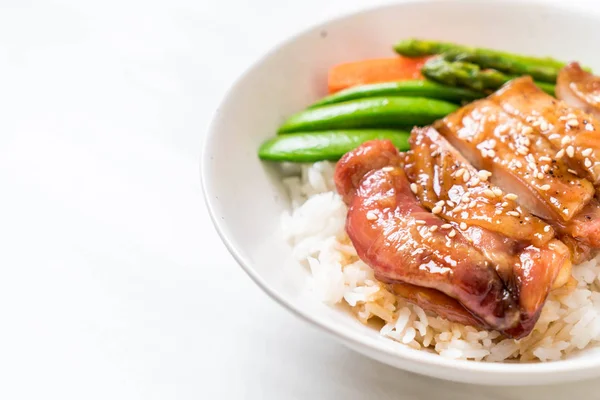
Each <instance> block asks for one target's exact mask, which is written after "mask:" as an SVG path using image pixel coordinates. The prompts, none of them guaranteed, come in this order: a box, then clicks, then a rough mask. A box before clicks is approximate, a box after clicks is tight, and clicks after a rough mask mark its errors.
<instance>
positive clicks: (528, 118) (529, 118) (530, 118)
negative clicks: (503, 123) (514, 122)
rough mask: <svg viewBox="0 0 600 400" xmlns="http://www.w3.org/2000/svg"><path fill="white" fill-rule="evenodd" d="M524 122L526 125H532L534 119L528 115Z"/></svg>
mask: <svg viewBox="0 0 600 400" xmlns="http://www.w3.org/2000/svg"><path fill="white" fill-rule="evenodd" d="M525 121H527V123H528V124H530V123H532V122H533V121H535V118H534V117H532V116H531V115H529V116H528V117H527V118H525Z"/></svg>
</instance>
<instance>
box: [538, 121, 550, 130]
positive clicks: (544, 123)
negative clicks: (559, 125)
mask: <svg viewBox="0 0 600 400" xmlns="http://www.w3.org/2000/svg"><path fill="white" fill-rule="evenodd" d="M540 129H541V130H543V131H547V130H548V123H547V122H546V121H541V122H540Z"/></svg>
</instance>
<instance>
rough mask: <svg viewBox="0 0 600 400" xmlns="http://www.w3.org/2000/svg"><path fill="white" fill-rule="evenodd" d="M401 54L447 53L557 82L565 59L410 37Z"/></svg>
mask: <svg viewBox="0 0 600 400" xmlns="http://www.w3.org/2000/svg"><path fill="white" fill-rule="evenodd" d="M394 49H395V50H396V52H397V53H399V54H402V55H403V56H408V57H417V56H426V55H432V54H443V56H444V58H445V59H446V60H448V61H466V62H471V63H474V64H477V65H479V66H480V67H482V68H494V69H496V70H498V71H502V72H506V73H508V74H513V75H530V76H531V77H532V78H533V79H535V80H537V81H541V82H549V83H555V82H556V78H557V76H558V72H559V71H560V69H561V68H562V67H564V66H565V63H564V62H561V61H558V60H555V59H552V58H549V57H545V58H539V57H530V56H525V55H520V54H513V53H508V52H504V51H498V50H492V49H484V48H478V47H469V46H462V45H458V44H454V43H446V42H437V41H430V40H419V39H406V40H402V41H400V42H399V43H397V44H396V46H394Z"/></svg>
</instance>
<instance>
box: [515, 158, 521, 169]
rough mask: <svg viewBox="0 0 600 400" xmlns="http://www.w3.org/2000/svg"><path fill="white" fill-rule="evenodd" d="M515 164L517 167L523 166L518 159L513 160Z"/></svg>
mask: <svg viewBox="0 0 600 400" xmlns="http://www.w3.org/2000/svg"><path fill="white" fill-rule="evenodd" d="M515 165H516V166H517V168H523V163H521V161H519V160H516V161H515Z"/></svg>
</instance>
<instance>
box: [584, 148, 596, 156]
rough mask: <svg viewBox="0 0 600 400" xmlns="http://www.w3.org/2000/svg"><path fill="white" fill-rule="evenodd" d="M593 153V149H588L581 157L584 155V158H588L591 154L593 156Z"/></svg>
mask: <svg viewBox="0 0 600 400" xmlns="http://www.w3.org/2000/svg"><path fill="white" fill-rule="evenodd" d="M592 151H593V150H592V148H591V147H588V148H587V149H585V150H583V151H582V152H581V155H582V156H584V157H587V156H589V155H590V154H592Z"/></svg>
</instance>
